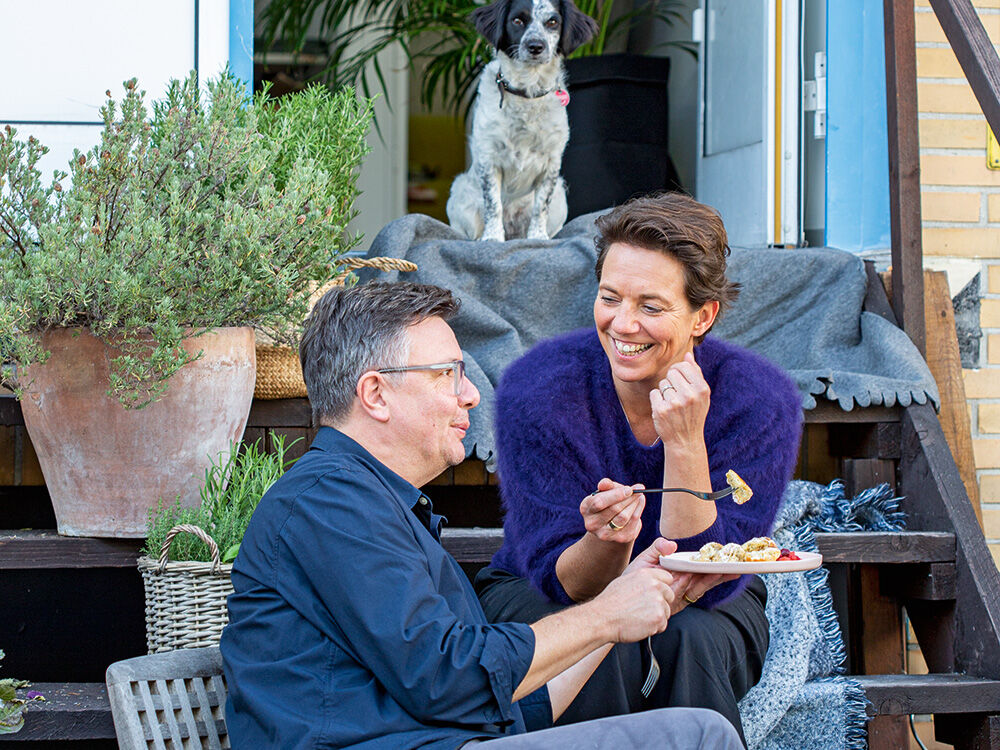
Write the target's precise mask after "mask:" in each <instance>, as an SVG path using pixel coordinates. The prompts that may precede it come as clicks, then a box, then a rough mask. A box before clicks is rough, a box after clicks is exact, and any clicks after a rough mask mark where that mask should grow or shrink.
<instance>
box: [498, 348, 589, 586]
mask: <svg viewBox="0 0 1000 750" xmlns="http://www.w3.org/2000/svg"><path fill="white" fill-rule="evenodd" d="M549 354H552V352H549ZM540 359H541V360H550V361H552V360H555V361H558V362H559V363H558V364H554V365H549V366H547V367H546V368H544V374H543V375H540V374H539V373H540V372H541V371H542V368H540V367H538V366H536V365H537V364H538V362H539V360H540ZM574 371H576V376H575V377H574ZM582 380H583V378H580V377H579V371H578V368H577V367H576V366H575V365H574V364H573V363H572V362H569V361H567V360H566V359H565V358H557V357H555V356H546V351H545V349H544V348H543V349H542V351H540V352H539V351H538V350H535V351H533V352H532V353H530V354H529V355H528V356H527V357H526V358H524V359H522V360H520V361H518V362H515V363H514V364H512V365H511V367H510V368H508V370H507V373H505V375H504V378H503V380H502V381H501V384H500V387H499V388H498V389H497V395H496V404H497V406H496V409H497V413H496V437H497V454H498V468H499V472H500V496H501V500H502V502H503V509H504V542H503V546H502V547H501V549H500V551H499V552H497V554H496V556H495V557H494V558H493V564H494V565H495V566H496V567H498V568H502V569H504V570H507V571H509V572H511V573H514V574H516V575H521V576H524V577H525V578H527V579H529V580H530V581H531V582H532V583H533V584H534V585H535V587H536V588H538V589H539V590H541V591H542V592H543V593H544V594H545V595H546V596H548V597H549V598H550V599H552V600H553V601H558V602H562V603H565V604H571V603H572V601H571V600H570V598H569V597H568V596H567V594H566V592H565V590H564V589H563V587H562V584H561V583H560V582H559V579H558V577H557V576H556V572H555V571H556V560H558V558H559V556H560V555H561V554H562V552H563V551H564V550H565V549H566V548H567V547H568V546H570V545H571V544H573V543H574V542H576V541H577V540H579V539H580V538H581V537H582V536H583V534H584V533H585V531H586V529H585V527H584V523H583V517H582V516H581V515H580V503H581V502H582V500H583V498H584V497H585V496H586V495H588V494H590V493H591V492H593V491H594V490H595V489H596V488H597V482H598V481H599V480H600V478H601V477H602V476H603V474H601V471H602V466H601V465H600V461H598V460H597V457H596V455H595V453H594V451H592V450H590V449H589V448H588V446H592V445H595V444H597V436H596V435H595V434H594V432H595V428H594V427H593V425H592V424H591V422H590V421H589V420H586V419H578V417H577V416H576V415H578V414H579V412H580V410H581V409H582V410H584V411H586V409H587V408H588V407H587V405H586V403H585V400H586V399H585V397H584V395H583V393H582V392H580V391H583V390H585V386H584V385H583V383H582ZM567 383H576V387H574V388H569V387H568V386H567V385H566V384H567ZM569 391H575V392H576V394H577V397H576V399H575V400H574V401H571V402H568V399H569V398H571V396H570V393H569Z"/></svg>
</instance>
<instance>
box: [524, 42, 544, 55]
mask: <svg viewBox="0 0 1000 750" xmlns="http://www.w3.org/2000/svg"><path fill="white" fill-rule="evenodd" d="M524 46H525V47H527V48H528V52H529V53H530V54H532V55H535V56H537V55H540V54H542V53H543V52H544V51H545V44H544V42H535V41H531V42H528V43H527V44H525V45H524Z"/></svg>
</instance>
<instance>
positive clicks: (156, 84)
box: [0, 0, 229, 177]
mask: <svg viewBox="0 0 1000 750" xmlns="http://www.w3.org/2000/svg"><path fill="white" fill-rule="evenodd" d="M196 8H197V9H198V14H197V17H196V15H195V9H196ZM0 29H3V31H4V39H3V43H2V44H0V68H2V69H3V70H6V71H9V75H7V76H5V77H4V79H3V83H0V92H2V93H0V126H3V125H4V124H10V125H11V126H12V127H14V128H16V129H17V131H18V134H19V136H20V137H23V138H27V137H28V136H29V135H34V136H35V137H37V138H38V139H39V140H40V141H41V142H42V143H43V144H45V145H46V146H48V147H49V149H50V152H49V154H48V155H47V156H46V157H45V158H44V159H43V160H42V162H41V163H40V164H39V167H40V168H41V171H42V174H43V176H45V177H48V176H50V175H51V173H52V171H53V170H56V169H62V170H64V171H66V164H67V162H68V161H69V159H70V157H71V156H72V154H73V149H74V148H79V149H81V150H87V149H89V148H90V147H92V146H93V145H94V144H95V143H96V142H97V138H98V136H99V134H100V125H101V122H102V121H101V115H100V108H101V106H102V105H103V103H104V100H105V95H104V92H105V91H107V90H110V91H111V93H112V95H113V96H114V97H115V98H120V97H121V95H122V82H123V81H126V80H128V79H129V78H133V77H135V78H138V79H139V86H140V88H142V89H143V90H145V91H146V92H147V93H148V97H147V100H148V99H155V98H158V97H159V96H161V95H162V94H163V93H164V91H165V89H166V84H167V82H168V81H169V80H170V79H171V78H184V77H186V76H187V75H188V74H189V73H190V71H191V70H193V69H197V70H198V71H199V75H200V76H201V78H202V79H205V78H210V77H213V76H216V75H218V74H219V73H220V72H221V71H222V69H223V67H224V66H225V64H226V62H227V60H228V57H229V0H200V2H198V3H195V2H194V0H158V1H157V2H153V1H152V0H143V2H136V1H135V0H86V2H83V1H81V0H36V2H31V3H27V2H24V0H0ZM42 42H44V43H42Z"/></svg>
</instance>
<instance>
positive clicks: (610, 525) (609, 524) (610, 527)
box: [608, 518, 625, 531]
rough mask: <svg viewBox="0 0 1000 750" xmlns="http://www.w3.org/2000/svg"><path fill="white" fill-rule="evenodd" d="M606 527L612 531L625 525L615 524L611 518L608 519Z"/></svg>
mask: <svg viewBox="0 0 1000 750" xmlns="http://www.w3.org/2000/svg"><path fill="white" fill-rule="evenodd" d="M608 528H609V529H611V530H612V531H621V530H622V529H624V528H625V527H624V526H619V525H618V524H616V523H615V519H613V518H612V519H611V520H610V521H608Z"/></svg>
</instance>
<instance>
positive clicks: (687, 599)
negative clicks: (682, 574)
mask: <svg viewBox="0 0 1000 750" xmlns="http://www.w3.org/2000/svg"><path fill="white" fill-rule="evenodd" d="M681 598H682V599H683V600H684V601H686V602H687V603H688V604H694V603H695V602H696V601H698V600H699V599H701V597H700V596H698V597H695V598H694V599H692V598H691V597H690V596H688V595H687V592H686V591H685V592H684V596H682V597H681Z"/></svg>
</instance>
